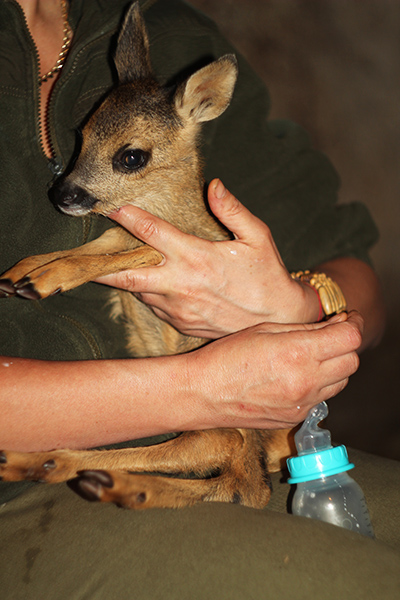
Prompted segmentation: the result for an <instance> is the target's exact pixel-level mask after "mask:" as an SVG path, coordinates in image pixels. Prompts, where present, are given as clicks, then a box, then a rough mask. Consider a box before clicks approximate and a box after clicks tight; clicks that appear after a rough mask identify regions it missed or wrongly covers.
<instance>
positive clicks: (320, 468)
mask: <svg viewBox="0 0 400 600" xmlns="http://www.w3.org/2000/svg"><path fill="white" fill-rule="evenodd" d="M286 462H287V466H288V469H289V474H290V478H289V479H288V483H302V482H304V481H313V480H315V479H322V478H323V477H330V476H331V475H336V474H337V473H343V472H345V471H350V469H353V468H354V465H353V464H352V463H350V462H349V457H348V455H347V450H346V446H336V447H335V448H327V449H326V450H321V452H310V453H308V454H302V455H300V456H294V457H293V458H288V460H287V461H286Z"/></svg>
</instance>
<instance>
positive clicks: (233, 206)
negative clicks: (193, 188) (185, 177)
mask: <svg viewBox="0 0 400 600" xmlns="http://www.w3.org/2000/svg"><path fill="white" fill-rule="evenodd" d="M208 203H209V206H210V209H211V211H212V212H213V214H214V215H215V216H216V217H217V219H218V220H219V221H221V223H222V224H223V225H225V227H226V228H227V229H228V230H229V231H231V232H232V233H233V234H234V236H235V237H236V239H239V240H243V241H247V242H250V241H254V240H255V239H256V238H258V237H259V236H260V238H261V239H264V238H265V235H266V232H267V231H269V229H268V227H267V225H265V223H263V222H262V221H261V220H260V219H258V217H256V216H255V215H253V214H252V213H251V212H250V211H249V210H248V209H247V208H246V207H245V206H243V204H242V203H241V202H239V200H238V199H237V198H236V197H235V196H234V195H233V194H232V193H231V192H230V191H229V190H227V189H226V187H225V186H224V184H223V183H222V181H221V180H220V179H214V180H213V181H212V182H211V183H210V185H209V186H208Z"/></svg>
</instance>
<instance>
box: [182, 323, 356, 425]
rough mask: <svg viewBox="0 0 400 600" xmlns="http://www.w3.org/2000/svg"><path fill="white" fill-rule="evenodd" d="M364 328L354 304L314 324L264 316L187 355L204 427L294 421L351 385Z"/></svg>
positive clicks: (302, 418) (293, 422) (198, 418)
mask: <svg viewBox="0 0 400 600" xmlns="http://www.w3.org/2000/svg"><path fill="white" fill-rule="evenodd" d="M362 330H363V319H362V317H361V315H360V314H359V313H357V312H352V313H350V314H349V316H347V314H346V313H342V314H340V315H335V316H334V317H332V318H331V319H330V320H329V321H327V322H323V323H316V324H310V325H301V324H298V325H279V324H269V323H264V324H262V325H257V326H255V327H251V328H249V329H245V330H243V331H240V332H238V333H234V334H232V335H230V336H227V337H226V338H222V339H219V340H216V341H214V342H212V343H210V344H208V345H206V346H204V347H202V348H200V349H199V350H196V351H195V352H192V353H189V354H187V355H185V356H186V360H187V361H188V369H187V372H188V377H189V376H190V381H191V382H192V385H193V389H194V391H195V393H196V392H198V393H199V395H200V397H201V400H202V402H199V404H198V405H197V406H198V408H199V407H200V411H201V414H199V415H196V417H197V421H198V422H199V425H200V427H199V428H204V429H205V428H208V427H212V426H218V427H243V428H255V429H263V428H265V429H279V428H286V427H288V428H289V427H293V426H295V425H297V424H298V423H300V422H301V421H303V420H304V418H305V417H306V415H307V413H308V411H309V410H310V408H312V407H313V406H315V405H316V404H318V403H319V402H322V401H323V400H328V399H329V398H332V397H333V396H336V395H337V394H338V393H339V392H341V391H342V390H343V389H344V387H345V386H346V385H347V382H348V378H349V377H350V375H352V374H353V373H354V372H355V371H356V370H357V368H358V365H359V358H358V354H357V352H356V351H357V349H358V348H359V346H360V344H361V341H362ZM207 382H208V387H207ZM202 419H203V421H202Z"/></svg>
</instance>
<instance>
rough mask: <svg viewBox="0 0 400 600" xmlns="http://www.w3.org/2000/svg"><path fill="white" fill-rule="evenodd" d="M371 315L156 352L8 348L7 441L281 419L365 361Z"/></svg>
mask: <svg viewBox="0 0 400 600" xmlns="http://www.w3.org/2000/svg"><path fill="white" fill-rule="evenodd" d="M361 331H362V319H361V317H360V315H358V314H357V313H354V314H352V315H350V316H349V318H348V320H347V317H346V315H341V316H336V317H334V318H333V319H332V320H331V321H330V322H329V323H318V324H315V325H293V326H291V325H272V324H270V325H268V324H263V325H258V326H256V327H253V328H249V329H245V330H244V331H241V332H238V333H235V334H232V335H230V336H228V337H226V338H222V339H219V340H216V341H214V342H212V343H210V344H208V345H206V346H204V347H202V348H200V349H198V350H196V351H194V352H191V353H188V354H183V355H178V356H172V357H157V358H150V359H134V360H130V359H127V360H101V361H72V362H58V361H54V362H51V361H39V360H28V359H22V358H7V357H2V358H0V377H1V388H0V409H1V415H2V418H1V420H0V448H4V449H7V450H19V451H35V450H51V449H55V448H87V447H95V446H100V445H105V444H110V443H114V442H120V441H124V440H129V439H134V438H140V437H146V436H150V435H156V434H159V433H168V432H174V431H185V430H195V429H209V428H215V427H245V428H282V427H291V426H294V425H296V424H297V423H299V422H300V421H301V420H302V419H304V417H305V415H306V414H307V412H308V410H309V409H310V408H311V407H312V406H314V405H315V404H317V403H318V402H321V401H322V400H327V399H328V398H331V397H333V396H335V395H336V394H338V393H339V392H340V391H341V390H342V389H343V388H344V387H345V385H346V383H347V380H348V377H349V376H350V375H351V374H353V373H354V372H355V371H356V369H357V368H358V356H357V353H356V350H357V349H358V347H359V345H360V343H361V339H362V333H361Z"/></svg>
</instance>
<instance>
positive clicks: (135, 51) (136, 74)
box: [114, 2, 152, 83]
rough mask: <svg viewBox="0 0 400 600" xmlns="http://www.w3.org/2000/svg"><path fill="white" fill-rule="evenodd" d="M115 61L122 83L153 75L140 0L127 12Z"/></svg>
mask: <svg viewBox="0 0 400 600" xmlns="http://www.w3.org/2000/svg"><path fill="white" fill-rule="evenodd" d="M114 61H115V66H116V68H117V71H118V79H119V82H120V83H130V82H132V81H135V80H136V79H144V78H146V77H151V74H152V73H151V64H150V54H149V40H148V37H147V32H146V28H145V25H144V21H143V18H142V15H141V13H140V9H139V2H134V3H133V4H132V5H131V7H130V8H129V10H128V12H127V14H126V17H125V20H124V23H123V25H122V29H121V32H120V34H119V37H118V43H117V50H116V53H115V57H114Z"/></svg>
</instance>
